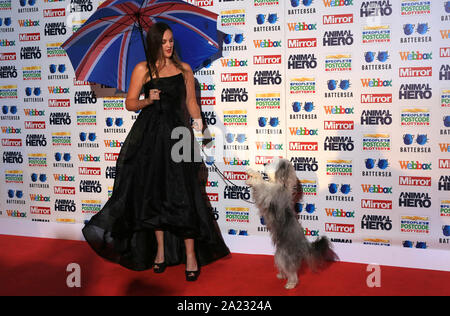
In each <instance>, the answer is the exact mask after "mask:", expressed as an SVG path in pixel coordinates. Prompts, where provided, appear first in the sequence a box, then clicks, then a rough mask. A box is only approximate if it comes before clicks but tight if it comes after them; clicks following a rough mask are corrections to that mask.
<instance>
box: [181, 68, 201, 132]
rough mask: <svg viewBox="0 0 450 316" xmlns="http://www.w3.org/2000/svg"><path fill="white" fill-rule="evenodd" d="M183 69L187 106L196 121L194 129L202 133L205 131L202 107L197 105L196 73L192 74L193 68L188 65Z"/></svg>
mask: <svg viewBox="0 0 450 316" xmlns="http://www.w3.org/2000/svg"><path fill="white" fill-rule="evenodd" d="M183 68H184V70H185V72H184V78H185V81H186V106H187V109H188V112H189V114H190V115H191V117H192V119H193V120H194V124H193V126H192V127H193V128H194V129H195V130H196V131H202V130H203V121H202V113H201V110H200V107H199V106H198V104H197V96H196V94H195V79H194V73H193V72H192V69H191V67H190V66H189V65H188V64H186V63H183Z"/></svg>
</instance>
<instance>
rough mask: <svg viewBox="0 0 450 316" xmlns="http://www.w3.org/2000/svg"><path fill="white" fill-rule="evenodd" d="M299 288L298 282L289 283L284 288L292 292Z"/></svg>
mask: <svg viewBox="0 0 450 316" xmlns="http://www.w3.org/2000/svg"><path fill="white" fill-rule="evenodd" d="M296 287H297V282H288V283H286V285H285V286H284V288H285V289H286V290H292V289H295V288H296Z"/></svg>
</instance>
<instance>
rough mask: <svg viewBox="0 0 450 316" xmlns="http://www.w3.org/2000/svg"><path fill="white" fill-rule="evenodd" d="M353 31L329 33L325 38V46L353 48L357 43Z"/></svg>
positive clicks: (326, 33)
mask: <svg viewBox="0 0 450 316" xmlns="http://www.w3.org/2000/svg"><path fill="white" fill-rule="evenodd" d="M353 36H354V35H353V33H352V31H351V30H345V31H327V32H325V34H324V37H323V46H351V45H353V43H354V42H355V40H354V38H353Z"/></svg>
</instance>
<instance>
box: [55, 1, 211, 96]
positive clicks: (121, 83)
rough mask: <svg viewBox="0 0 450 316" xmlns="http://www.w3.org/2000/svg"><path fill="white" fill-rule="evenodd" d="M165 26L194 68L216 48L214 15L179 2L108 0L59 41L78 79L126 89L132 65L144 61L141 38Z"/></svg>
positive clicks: (199, 65) (179, 52) (179, 51)
mask: <svg viewBox="0 0 450 316" xmlns="http://www.w3.org/2000/svg"><path fill="white" fill-rule="evenodd" d="M156 22H164V23H166V24H168V25H169V26H170V27H171V28H172V30H173V33H174V39H175V49H176V50H177V52H178V54H179V56H180V58H181V60H182V61H184V62H186V63H188V64H189V65H190V66H191V68H192V69H193V70H194V71H195V70H197V69H199V68H201V66H202V65H203V64H204V62H205V61H206V60H207V59H208V58H210V57H212V56H214V55H216V54H217V53H218V51H219V44H218V36H217V14H215V13H213V12H210V11H207V10H205V9H202V8H199V7H196V6H194V5H191V4H189V3H186V2H184V1H182V0H107V1H105V2H104V3H103V4H102V5H101V6H99V8H98V10H97V11H95V12H94V14H93V15H92V16H91V17H90V18H89V19H88V20H87V21H86V23H85V24H83V26H82V27H81V28H80V29H79V30H78V31H77V32H76V33H74V34H73V35H72V36H71V37H70V38H69V39H68V40H67V41H66V42H65V43H64V44H63V45H62V48H64V49H65V50H66V52H67V55H68V56H69V58H70V61H71V63H72V65H73V67H74V69H75V74H76V78H77V79H78V80H83V81H88V82H96V83H100V84H104V85H106V86H109V87H113V88H117V89H119V90H121V91H124V92H127V91H128V87H129V84H130V79H131V74H132V72H133V69H134V67H135V66H136V65H137V64H138V63H139V62H142V61H145V60H146V53H145V48H144V47H145V46H144V45H145V44H144V42H145V41H144V38H146V35H147V31H148V29H149V28H150V27H151V26H152V25H153V24H154V23H156Z"/></svg>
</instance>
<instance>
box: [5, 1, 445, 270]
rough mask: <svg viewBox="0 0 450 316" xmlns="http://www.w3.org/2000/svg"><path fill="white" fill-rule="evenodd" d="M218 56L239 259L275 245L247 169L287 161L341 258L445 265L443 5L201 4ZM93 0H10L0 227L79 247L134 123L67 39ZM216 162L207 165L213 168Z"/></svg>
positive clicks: (203, 76) (219, 103) (213, 190)
mask: <svg viewBox="0 0 450 316" xmlns="http://www.w3.org/2000/svg"><path fill="white" fill-rule="evenodd" d="M191 2H194V3H195V4H197V5H200V6H203V7H205V8H207V9H209V10H211V11H214V12H216V13H217V14H218V15H219V18H218V26H219V30H220V31H221V32H222V33H223V34H222V35H221V38H222V40H223V57H222V58H221V59H219V60H216V61H214V62H213V63H212V64H208V65H207V66H206V67H205V68H203V69H202V70H199V71H197V72H196V78H197V80H198V82H199V87H200V93H201V99H200V103H201V105H202V111H203V114H204V117H205V119H206V120H207V121H208V123H209V126H210V127H211V130H212V132H213V134H214V136H215V150H216V151H217V152H220V151H222V149H223V155H218V154H216V155H215V158H214V161H215V163H216V164H217V165H218V167H219V168H220V169H221V170H222V172H225V175H226V176H227V177H228V178H229V179H230V180H231V181H232V182H233V183H234V184H235V185H227V184H226V183H224V181H222V180H221V179H220V177H219V175H218V174H216V173H215V172H214V171H213V169H212V168H211V167H208V171H209V178H208V181H207V182H206V183H201V185H206V188H207V192H208V195H207V198H208V199H209V200H210V202H211V205H212V207H213V211H214V212H215V214H216V217H217V219H218V223H219V225H220V227H221V229H222V233H223V235H224V238H225V240H226V242H227V244H228V245H229V247H230V249H231V250H232V251H233V252H241V253H252V254H255V253H261V254H272V253H273V248H272V246H271V243H270V239H269V235H268V232H267V229H266V227H265V225H264V222H263V221H262V220H261V218H260V216H259V215H258V210H257V209H255V208H254V206H253V205H252V204H249V203H246V202H245V200H248V201H252V197H251V194H250V191H249V188H248V187H246V186H245V176H244V172H245V170H246V169H247V168H249V167H251V168H254V169H257V170H262V164H264V163H266V162H269V161H270V160H271V159H272V158H273V157H277V156H281V157H286V158H288V159H290V160H291V161H292V163H293V164H294V165H295V167H296V170H297V174H298V177H299V179H301V180H302V183H303V186H304V190H305V198H304V201H302V203H301V204H299V205H297V210H298V211H299V220H301V221H302V224H303V226H304V228H305V234H306V235H307V236H308V238H310V239H311V240H313V239H314V238H315V237H316V236H318V235H327V236H328V237H329V238H330V239H332V241H333V244H334V246H335V248H336V251H337V253H338V254H339V256H340V258H341V260H343V261H350V262H362V263H379V264H385V265H396V266H404V267H417V268H426V269H439V270H447V271H449V270H450V268H449V265H448V262H450V255H449V253H450V237H449V235H450V231H449V230H450V228H449V226H447V225H449V224H450V220H449V219H450V196H449V193H448V192H449V190H450V180H449V177H450V173H449V162H450V157H449V145H450V141H449V136H448V133H449V129H450V128H449V126H450V122H449V120H450V118H449V107H450V84H449V79H450V72H449V57H450V44H449V39H448V34H449V31H450V30H449V27H448V25H449V23H448V21H449V19H450V13H449V10H450V4H449V2H448V1H443V0H439V1H433V3H432V4H431V1H412V0H410V1H407V0H404V1H403V0H398V1H358V0H354V1H352V0H346V1H331V0H321V1H319V0H313V1H308V0H303V1H298V0H292V1H277V0H266V1H262V0H241V1H238V0H236V1H219V0H210V1H191ZM98 5H99V3H98V1H97V0H92V1H89V0H66V1H58V0H53V1H52V0H28V1H24V0H22V1H17V2H16V1H9V0H0V20H1V25H0V101H1V106H2V113H1V117H0V125H1V135H0V136H1V141H2V147H1V151H2V159H3V160H2V164H1V167H0V172H1V176H2V179H0V183H1V190H0V233H2V234H12V235H24V236H37V237H48V238H61V239H80V240H82V235H81V228H82V227H83V223H84V221H85V220H88V219H89V218H90V217H91V216H92V215H93V214H95V213H96V212H98V211H99V210H100V209H101V207H102V206H103V205H104V204H105V202H106V200H107V199H108V196H109V195H110V194H111V190H112V185H113V181H114V173H115V159H116V158H117V154H118V152H119V151H120V146H121V142H122V141H123V140H124V139H125V137H126V135H127V133H128V131H129V129H130V127H131V126H132V124H133V122H134V120H135V119H136V117H137V114H136V113H129V112H127V111H126V110H125V109H124V99H123V95H119V94H116V93H115V91H114V89H107V88H102V87H100V86H99V85H89V84H88V83H85V82H78V81H76V80H75V78H74V72H73V69H72V66H71V64H70V61H69V59H68V58H67V56H65V53H64V51H63V50H62V49H61V48H60V45H61V44H62V43H63V42H64V41H65V40H66V39H67V38H68V37H69V36H70V35H71V34H72V32H73V31H74V30H76V29H77V28H79V26H80V25H82V23H83V22H84V21H85V20H86V19H87V18H88V17H89V16H90V15H91V14H92V12H93V11H95V9H96V8H97V7H98ZM208 162H210V161H208Z"/></svg>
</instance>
